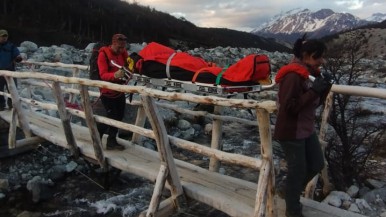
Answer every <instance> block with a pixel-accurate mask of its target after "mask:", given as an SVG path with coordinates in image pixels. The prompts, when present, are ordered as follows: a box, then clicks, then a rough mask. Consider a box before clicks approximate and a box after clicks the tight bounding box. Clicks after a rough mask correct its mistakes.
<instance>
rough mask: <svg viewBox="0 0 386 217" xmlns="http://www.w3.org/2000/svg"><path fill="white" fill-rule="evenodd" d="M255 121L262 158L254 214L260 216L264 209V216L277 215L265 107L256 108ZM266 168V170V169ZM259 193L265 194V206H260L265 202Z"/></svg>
mask: <svg viewBox="0 0 386 217" xmlns="http://www.w3.org/2000/svg"><path fill="white" fill-rule="evenodd" d="M256 116H257V122H258V126H259V135H260V143H261V146H260V148H261V157H262V159H263V165H262V167H261V170H260V177H259V183H258V187H257V188H258V191H257V195H256V203H255V216H262V213H263V211H262V210H261V209H264V210H265V211H267V214H266V215H264V216H269V217H273V216H277V213H276V209H275V207H276V201H275V197H274V196H275V174H274V173H275V172H274V166H273V158H272V153H273V152H272V134H271V125H270V121H269V112H268V111H267V110H265V109H256ZM267 170H268V171H267ZM260 194H263V195H266V200H267V201H266V204H267V206H264V207H261V204H265V199H264V197H261V195H260Z"/></svg>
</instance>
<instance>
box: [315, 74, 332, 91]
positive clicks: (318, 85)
mask: <svg viewBox="0 0 386 217" xmlns="http://www.w3.org/2000/svg"><path fill="white" fill-rule="evenodd" d="M331 86H332V84H331V83H330V82H329V81H328V80H327V79H324V78H323V77H322V76H318V77H316V79H315V81H314V83H313V85H312V87H311V89H312V90H314V91H315V92H316V93H317V94H319V95H320V96H321V95H323V94H325V93H326V92H328V91H330V89H331Z"/></svg>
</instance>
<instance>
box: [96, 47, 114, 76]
mask: <svg viewBox="0 0 386 217" xmlns="http://www.w3.org/2000/svg"><path fill="white" fill-rule="evenodd" d="M107 52H108V51H106V50H105V49H104V48H101V50H100V52H99V54H98V69H99V75H100V77H101V80H103V81H116V80H117V79H116V78H115V77H114V73H115V72H116V71H117V70H118V68H117V67H115V66H111V64H110V63H109V62H108V61H109V60H108V57H107V56H108V55H107Z"/></svg>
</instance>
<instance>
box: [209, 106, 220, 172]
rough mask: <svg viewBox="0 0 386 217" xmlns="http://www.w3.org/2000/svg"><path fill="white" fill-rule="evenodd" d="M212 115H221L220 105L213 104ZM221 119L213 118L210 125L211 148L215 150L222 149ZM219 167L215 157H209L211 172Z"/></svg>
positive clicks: (216, 170)
mask: <svg viewBox="0 0 386 217" xmlns="http://www.w3.org/2000/svg"><path fill="white" fill-rule="evenodd" d="M213 113H214V115H219V116H221V114H222V107H221V106H217V105H216V106H214V112H213ZM221 142H222V120H220V119H213V125H212V142H211V148H212V149H216V150H221V149H222V147H221V146H222V144H221ZM219 169H220V161H219V160H218V159H217V158H216V157H211V158H210V162H209V171H212V172H218V171H219Z"/></svg>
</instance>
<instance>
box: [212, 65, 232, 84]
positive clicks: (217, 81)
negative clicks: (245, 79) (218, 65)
mask: <svg viewBox="0 0 386 217" xmlns="http://www.w3.org/2000/svg"><path fill="white" fill-rule="evenodd" d="M228 67H229V64H227V65H226V66H225V67H224V68H223V69H222V71H221V72H220V73H219V74H218V75H217V78H216V84H215V85H216V86H217V85H219V84H220V80H221V78H222V74H224V72H225V71H226V70H227V69H228Z"/></svg>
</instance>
